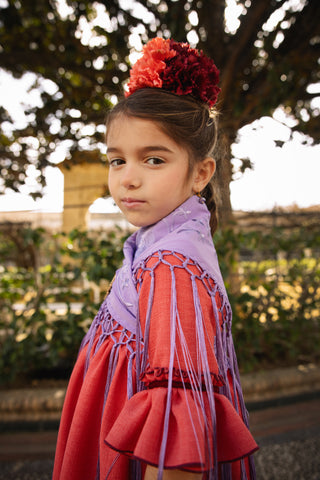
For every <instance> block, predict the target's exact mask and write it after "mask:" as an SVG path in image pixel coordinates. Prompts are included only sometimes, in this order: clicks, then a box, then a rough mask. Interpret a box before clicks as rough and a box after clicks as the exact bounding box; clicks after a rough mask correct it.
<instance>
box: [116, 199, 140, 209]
mask: <svg viewBox="0 0 320 480" xmlns="http://www.w3.org/2000/svg"><path fill="white" fill-rule="evenodd" d="M121 202H122V204H123V205H125V206H126V207H127V208H130V207H131V208H133V207H136V206H139V205H142V204H143V203H145V201H144V200H139V199H136V198H122V199H121Z"/></svg>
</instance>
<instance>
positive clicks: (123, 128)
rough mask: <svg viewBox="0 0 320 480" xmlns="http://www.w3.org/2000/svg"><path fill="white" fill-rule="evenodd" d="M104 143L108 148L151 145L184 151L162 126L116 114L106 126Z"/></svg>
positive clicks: (146, 120) (147, 120) (143, 119)
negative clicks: (125, 145)
mask: <svg viewBox="0 0 320 480" xmlns="http://www.w3.org/2000/svg"><path fill="white" fill-rule="evenodd" d="M106 142H107V146H108V147H111V146H112V147H113V146H115V144H117V146H118V144H119V146H120V144H121V146H123V143H126V144H129V143H130V144H134V145H141V146H143V145H145V144H148V145H152V144H156V145H159V144H163V145H166V146H167V147H168V148H170V149H174V150H179V151H186V150H185V148H184V147H183V146H181V145H180V144H178V143H177V142H176V141H175V140H174V139H173V138H171V137H170V135H168V134H167V133H166V132H165V131H164V129H163V128H162V126H161V125H160V124H159V123H157V122H154V121H152V120H150V119H145V118H138V117H134V116H128V115H125V114H122V113H121V114H118V115H116V116H115V117H114V118H112V120H111V121H110V122H109V123H108V125H107V132H106Z"/></svg>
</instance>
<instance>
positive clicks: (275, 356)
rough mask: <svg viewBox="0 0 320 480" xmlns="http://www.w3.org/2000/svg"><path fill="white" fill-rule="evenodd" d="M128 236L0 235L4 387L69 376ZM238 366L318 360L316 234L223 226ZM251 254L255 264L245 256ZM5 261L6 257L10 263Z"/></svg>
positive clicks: (220, 243) (222, 252)
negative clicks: (233, 228) (225, 228)
mask: <svg viewBox="0 0 320 480" xmlns="http://www.w3.org/2000/svg"><path fill="white" fill-rule="evenodd" d="M125 237H126V234H125V233H124V232H122V231H121V230H116V231H115V232H98V233H97V232H86V231H78V230H74V231H72V232H71V233H70V234H68V235H67V234H64V233H59V234H56V235H53V236H50V235H49V234H48V233H46V232H45V231H44V230H42V229H35V230H33V229H30V228H23V227H22V228H20V229H18V230H16V231H15V230H14V229H9V230H6V231H5V232H3V233H2V234H0V254H1V256H2V258H3V261H2V266H1V267H0V351H1V356H0V383H1V384H6V385H7V384H9V383H14V382H16V383H17V382H19V381H22V380H25V381H29V380H30V379H34V378H36V379H39V378H43V377H44V378H67V377H68V376H69V374H70V371H71V369H72V366H73V364H74V361H75V359H76V356H77V352H78V348H79V345H80V342H81V339H82V337H83V335H84V333H85V331H86V330H87V328H88V326H89V324H90V323H91V321H92V319H93V318H94V315H95V313H96V312H97V310H98V308H99V304H100V302H101V301H102V299H103V297H104V295H105V292H106V290H107V286H108V283H109V282H110V281H111V279H112V277H113V275H114V271H115V270H116V268H118V266H119V265H120V264H121V261H122V245H123V241H124V239H125ZM215 244H216V249H217V251H218V255H219V258H220V264H221V268H222V271H223V274H224V277H225V280H226V284H227V287H228V288H229V292H230V301H231V303H232V307H233V335H234V340H235V345H236V350H237V355H238V361H239V366H240V370H241V371H246V372H247V371H253V370H258V369H261V368H263V369H265V368H274V367H277V366H289V365H295V364H297V363H310V362H317V361H319V355H320V354H319V352H320V333H319V332H320V328H319V326H320V325H319V323H320V321H319V312H320V262H319V255H318V251H319V246H320V236H319V234H318V232H316V231H312V232H309V234H308V236H306V234H305V232H299V231H298V230H295V231H292V232H289V233H286V234H284V233H283V232H281V231H280V230H279V229H274V230H271V231H270V232H269V233H268V234H265V233H259V232H246V233H243V232H241V233H239V232H238V233H237V232H235V231H234V230H231V229H230V230H227V231H224V232H218V234H217V235H216V236H215ZM248 258H249V260H248ZM5 259H6V261H5Z"/></svg>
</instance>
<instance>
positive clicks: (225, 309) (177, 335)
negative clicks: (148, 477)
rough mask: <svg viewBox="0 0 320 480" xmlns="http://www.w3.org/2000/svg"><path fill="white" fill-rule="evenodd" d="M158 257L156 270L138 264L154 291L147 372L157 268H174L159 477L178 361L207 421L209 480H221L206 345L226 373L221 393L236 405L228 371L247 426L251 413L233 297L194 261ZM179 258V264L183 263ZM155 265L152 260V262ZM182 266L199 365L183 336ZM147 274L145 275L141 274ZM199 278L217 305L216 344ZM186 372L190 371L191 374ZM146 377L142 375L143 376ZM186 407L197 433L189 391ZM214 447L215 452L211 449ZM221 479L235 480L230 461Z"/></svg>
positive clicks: (221, 373)
mask: <svg viewBox="0 0 320 480" xmlns="http://www.w3.org/2000/svg"><path fill="white" fill-rule="evenodd" d="M167 255H173V256H176V258H177V260H178V262H177V264H175V265H172V263H169V262H168V261H167V260H166V256H167ZM157 256H158V261H157V262H155V263H154V265H153V266H152V268H150V267H149V268H148V267H146V264H148V260H150V258H149V259H147V260H146V262H145V263H144V264H140V265H139V270H140V271H141V270H142V272H145V271H148V272H149V275H150V277H151V286H150V295H149V302H148V308H147V314H146V323H145V332H144V352H143V356H142V362H141V372H145V371H146V370H147V368H148V343H149V332H150V320H151V312H152V304H153V298H154V272H155V270H156V268H157V267H158V265H159V264H160V263H162V264H165V265H167V266H168V268H169V269H170V272H171V308H170V360H169V368H168V393H167V402H166V410H165V416H164V424H163V435H162V440H161V448H160V453H159V461H158V477H157V480H161V479H162V476H163V470H164V465H165V455H166V448H167V441H168V431H169V420H170V411H171V399H172V387H173V377H175V380H176V377H177V371H176V370H177V368H176V367H174V361H176V362H177V364H178V365H179V368H180V372H179V373H180V375H179V381H180V382H181V385H182V388H183V389H184V391H185V392H186V390H187V389H190V386H191V388H192V392H193V396H194V399H195V404H196V405H197V408H198V410H197V416H198V418H199V420H202V421H203V420H204V424H205V432H204V434H205V443H206V458H204V459H201V463H202V464H203V465H205V464H206V465H210V469H209V471H207V472H206V479H208V480H218V455H217V430H216V410H215V398H214V388H213V383H212V374H211V373H210V367H209V363H208V352H207V347H206V345H208V344H209V345H210V347H209V348H212V350H213V351H214V354H215V356H216V359H217V363H218V366H219V377H220V376H221V377H223V379H224V386H223V387H220V388H219V389H220V393H223V394H224V395H225V396H226V397H227V398H228V399H229V400H230V402H231V403H233V401H232V395H231V391H230V387H229V381H228V372H230V374H231V378H232V386H233V390H234V395H235V399H236V401H235V408H236V411H237V412H238V413H240V412H239V407H238V401H239V405H240V411H241V415H242V417H243V419H244V422H245V424H246V425H247V426H248V415H247V411H246V408H245V405H244V401H243V394H242V390H241V385H240V377H239V370H238V365H237V359H236V355H235V350H234V346H233V341H232V336H231V323H232V313H231V308H230V305H229V302H228V300H227V299H226V298H225V296H224V295H223V294H222V292H220V291H219V288H218V286H217V284H216V283H215V282H214V279H211V278H210V276H209V275H208V274H207V273H206V272H202V273H201V270H200V268H199V275H196V274H194V272H193V271H192V270H191V269H190V268H189V265H192V266H195V264H194V263H193V262H192V261H191V260H189V259H185V260H184V261H183V263H181V256H178V255H176V254H175V253H174V252H165V253H163V252H157V253H156V254H154V256H153V257H154V258H155V257H157ZM179 262H180V264H179ZM149 265H150V263H149ZM177 268H184V269H185V270H186V271H187V272H188V273H189V274H190V278H191V283H192V292H193V303H194V310H195V325H196V332H195V338H196V345H197V359H196V365H194V363H193V361H192V359H191V355H190V351H189V348H188V345H187V342H186V339H185V336H184V332H183V326H182V324H181V321H180V316H179V311H178V308H177V293H176V277H175V270H176V269H177ZM141 277H143V273H142V275H141V276H140V278H141ZM196 280H201V282H202V284H203V285H205V287H206V290H207V292H208V293H209V295H210V297H211V299H212V307H213V312H214V321H215V327H216V337H215V339H214V345H212V344H211V343H210V341H209V339H208V334H207V331H206V330H205V323H204V321H203V314H202V309H201V304H200V298H199V291H198V287H197V282H196ZM217 291H218V293H219V295H220V299H221V302H222V304H221V306H220V308H219V309H218V306H217V302H216V298H215V297H216V293H217ZM220 318H222V325H220ZM176 339H179V342H180V345H181V351H182V358H181V359H179V358H178V355H177V349H176ZM181 363H183V364H184V365H185V369H186V370H182V368H181ZM186 372H187V375H186ZM141 377H142V378H143V375H141ZM203 390H204V391H205V392H206V395H207V398H208V401H209V408H210V418H207V412H206V409H205V401H204V393H203ZM186 405H187V409H188V411H189V417H190V418H189V421H190V422H191V424H192V428H193V431H194V433H195V437H196V430H195V425H194V423H193V420H192V415H191V411H190V408H189V407H190V406H189V405H188V397H187V395H186ZM199 440H200V439H197V438H196V442H197V449H198V453H199V457H200V458H201V449H200V443H199ZM212 450H213V451H212ZM250 474H251V475H252V477H251V478H255V474H254V466H253V462H252V461H251V462H250ZM222 478H223V480H232V470H231V465H230V464H229V463H227V464H224V465H223V466H222ZM241 480H247V474H246V469H245V464H244V461H243V460H242V461H241Z"/></svg>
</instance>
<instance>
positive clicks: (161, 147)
mask: <svg viewBox="0 0 320 480" xmlns="http://www.w3.org/2000/svg"><path fill="white" fill-rule="evenodd" d="M121 151H122V149H121V148H118V147H108V148H107V153H120V152H121ZM138 152H139V153H141V154H146V153H149V152H168V153H174V152H173V151H172V150H170V148H168V147H165V146H164V145H149V146H145V147H142V148H141V149H138Z"/></svg>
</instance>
